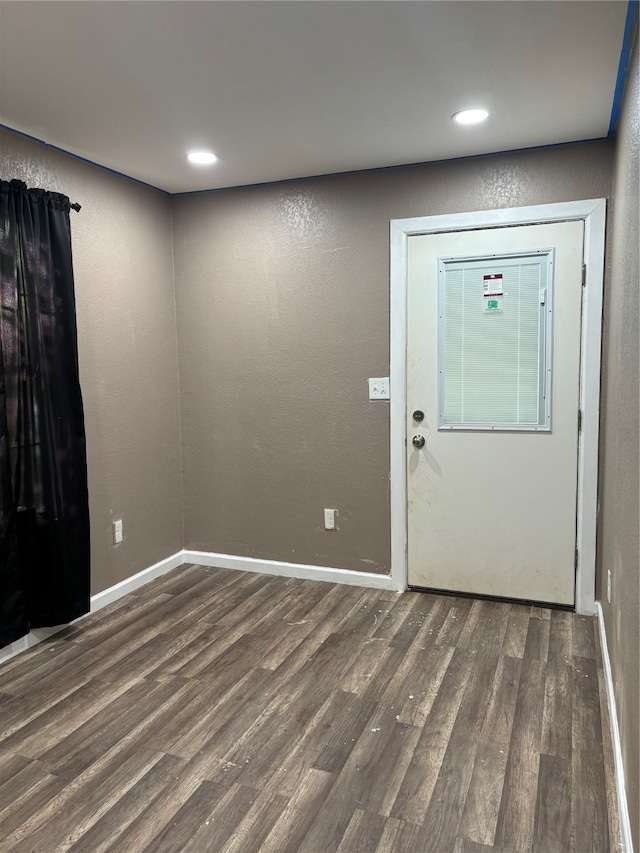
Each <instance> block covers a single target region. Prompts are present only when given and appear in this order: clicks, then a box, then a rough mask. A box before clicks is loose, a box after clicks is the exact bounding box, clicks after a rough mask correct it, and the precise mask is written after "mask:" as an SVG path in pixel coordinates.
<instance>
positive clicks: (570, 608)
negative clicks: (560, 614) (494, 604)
mask: <svg viewBox="0 0 640 853" xmlns="http://www.w3.org/2000/svg"><path fill="white" fill-rule="evenodd" d="M407 589H408V590H409V592H429V593H431V594H432V595H447V596H449V597H450V598H451V597H453V598H475V599H478V600H479V601H498V602H501V603H502V604H523V605H528V606H532V607H545V608H548V609H549V610H564V611H566V612H569V613H575V610H576V608H575V605H574V604H558V603H556V602H551V601H534V600H533V599H529V598H508V597H506V596H502V595H481V594H480V593H475V592H457V591H456V590H452V589H436V588H435V587H426V586H413V585H412V584H409V586H408V587H407Z"/></svg>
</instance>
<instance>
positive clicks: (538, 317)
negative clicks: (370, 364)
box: [406, 221, 583, 605]
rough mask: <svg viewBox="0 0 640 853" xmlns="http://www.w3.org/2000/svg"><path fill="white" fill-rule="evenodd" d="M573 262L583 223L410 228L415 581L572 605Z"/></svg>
mask: <svg viewBox="0 0 640 853" xmlns="http://www.w3.org/2000/svg"><path fill="white" fill-rule="evenodd" d="M582 263H583V222H582V221H572V222H560V223H552V224H543V225H527V226H519V227H509V228H493V229H481V230H474V231H465V232H453V233H444V234H429V235H420V236H411V237H409V246H408V293H407V413H406V414H407V558H408V580H409V585H410V586H414V587H422V588H428V589H441V590H447V591H455V592H465V593H472V594H478V595H488V596H498V597H506V598H516V599H525V600H531V601H539V602H549V603H556V604H565V605H573V603H574V586H575V553H576V551H575V548H576V493H577V459H578V405H579V373H580V333H581V305H582ZM421 413H423V417H422V418H421ZM423 440H424V441H423Z"/></svg>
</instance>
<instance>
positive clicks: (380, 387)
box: [369, 376, 389, 400]
mask: <svg viewBox="0 0 640 853" xmlns="http://www.w3.org/2000/svg"><path fill="white" fill-rule="evenodd" d="M369 399H370V400H388V399H389V377H388V376H381V377H378V378H377V379H370V380H369Z"/></svg>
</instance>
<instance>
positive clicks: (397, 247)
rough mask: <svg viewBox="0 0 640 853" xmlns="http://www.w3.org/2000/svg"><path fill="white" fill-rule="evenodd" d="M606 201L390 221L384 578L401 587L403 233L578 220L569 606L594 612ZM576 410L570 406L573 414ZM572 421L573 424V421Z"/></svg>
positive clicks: (403, 541) (404, 556) (404, 585)
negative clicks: (387, 562) (580, 276)
mask: <svg viewBox="0 0 640 853" xmlns="http://www.w3.org/2000/svg"><path fill="white" fill-rule="evenodd" d="M605 218H606V199H604V198H598V199H586V200H582V201H568V202H559V203H554V204H540V205H534V206H531V207H512V208H504V209H499V210H479V211H474V212H472V213H450V214H443V215H438V216H419V217H414V218H410V219H392V220H391V223H390V261H391V263H390V372H389V378H390V406H391V410H390V415H391V422H390V442H391V443H390V465H391V578H392V580H393V582H394V586H395V587H396V588H398V589H406V588H407V577H408V575H407V571H408V565H407V470H406V439H407V425H406V396H407V386H406V379H407V376H406V373H407V358H406V348H407V322H406V321H407V316H406V315H407V285H408V272H407V253H408V243H409V237H411V236H414V235H419V234H435V233H446V232H451V231H469V230H472V229H477V228H500V227H507V226H514V225H539V224H543V223H548V222H568V221H575V220H583V221H584V255H583V263H584V264H585V275H584V285H585V286H584V288H583V301H582V328H581V342H580V409H581V411H582V429H581V432H580V436H579V439H578V492H577V537H576V547H577V549H578V554H577V567H576V585H575V608H576V612H578V613H582V614H594V613H596V601H595V580H596V521H597V502H598V434H599V417H600V361H601V342H602V295H603V283H604V245H605ZM577 417H578V413H577V412H576V419H577ZM576 427H577V424H576Z"/></svg>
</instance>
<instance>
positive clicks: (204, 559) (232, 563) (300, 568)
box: [182, 551, 400, 592]
mask: <svg viewBox="0 0 640 853" xmlns="http://www.w3.org/2000/svg"><path fill="white" fill-rule="evenodd" d="M182 553H183V554H184V559H185V562H187V563H199V564H200V565H201V566H215V567H217V568H219V569H239V570H240V571H244V572H261V573H262V574H265V575H277V576H279V577H284V578H300V579H301V580H312V581H327V582H328V583H344V584H348V585H349V586H364V587H371V588H373V589H391V590H394V591H395V592H400V587H399V585H398V584H397V583H396V581H395V580H394V579H393V578H392V577H391V576H390V575H377V574H375V573H374V572H356V571H353V570H351V569H332V568H328V567H327V566H310V565H307V564H305V563H283V562H279V561H278V560H256V559H254V558H253V557H236V556H233V555H232V554H214V553H211V552H210V551H183V552H182Z"/></svg>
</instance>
